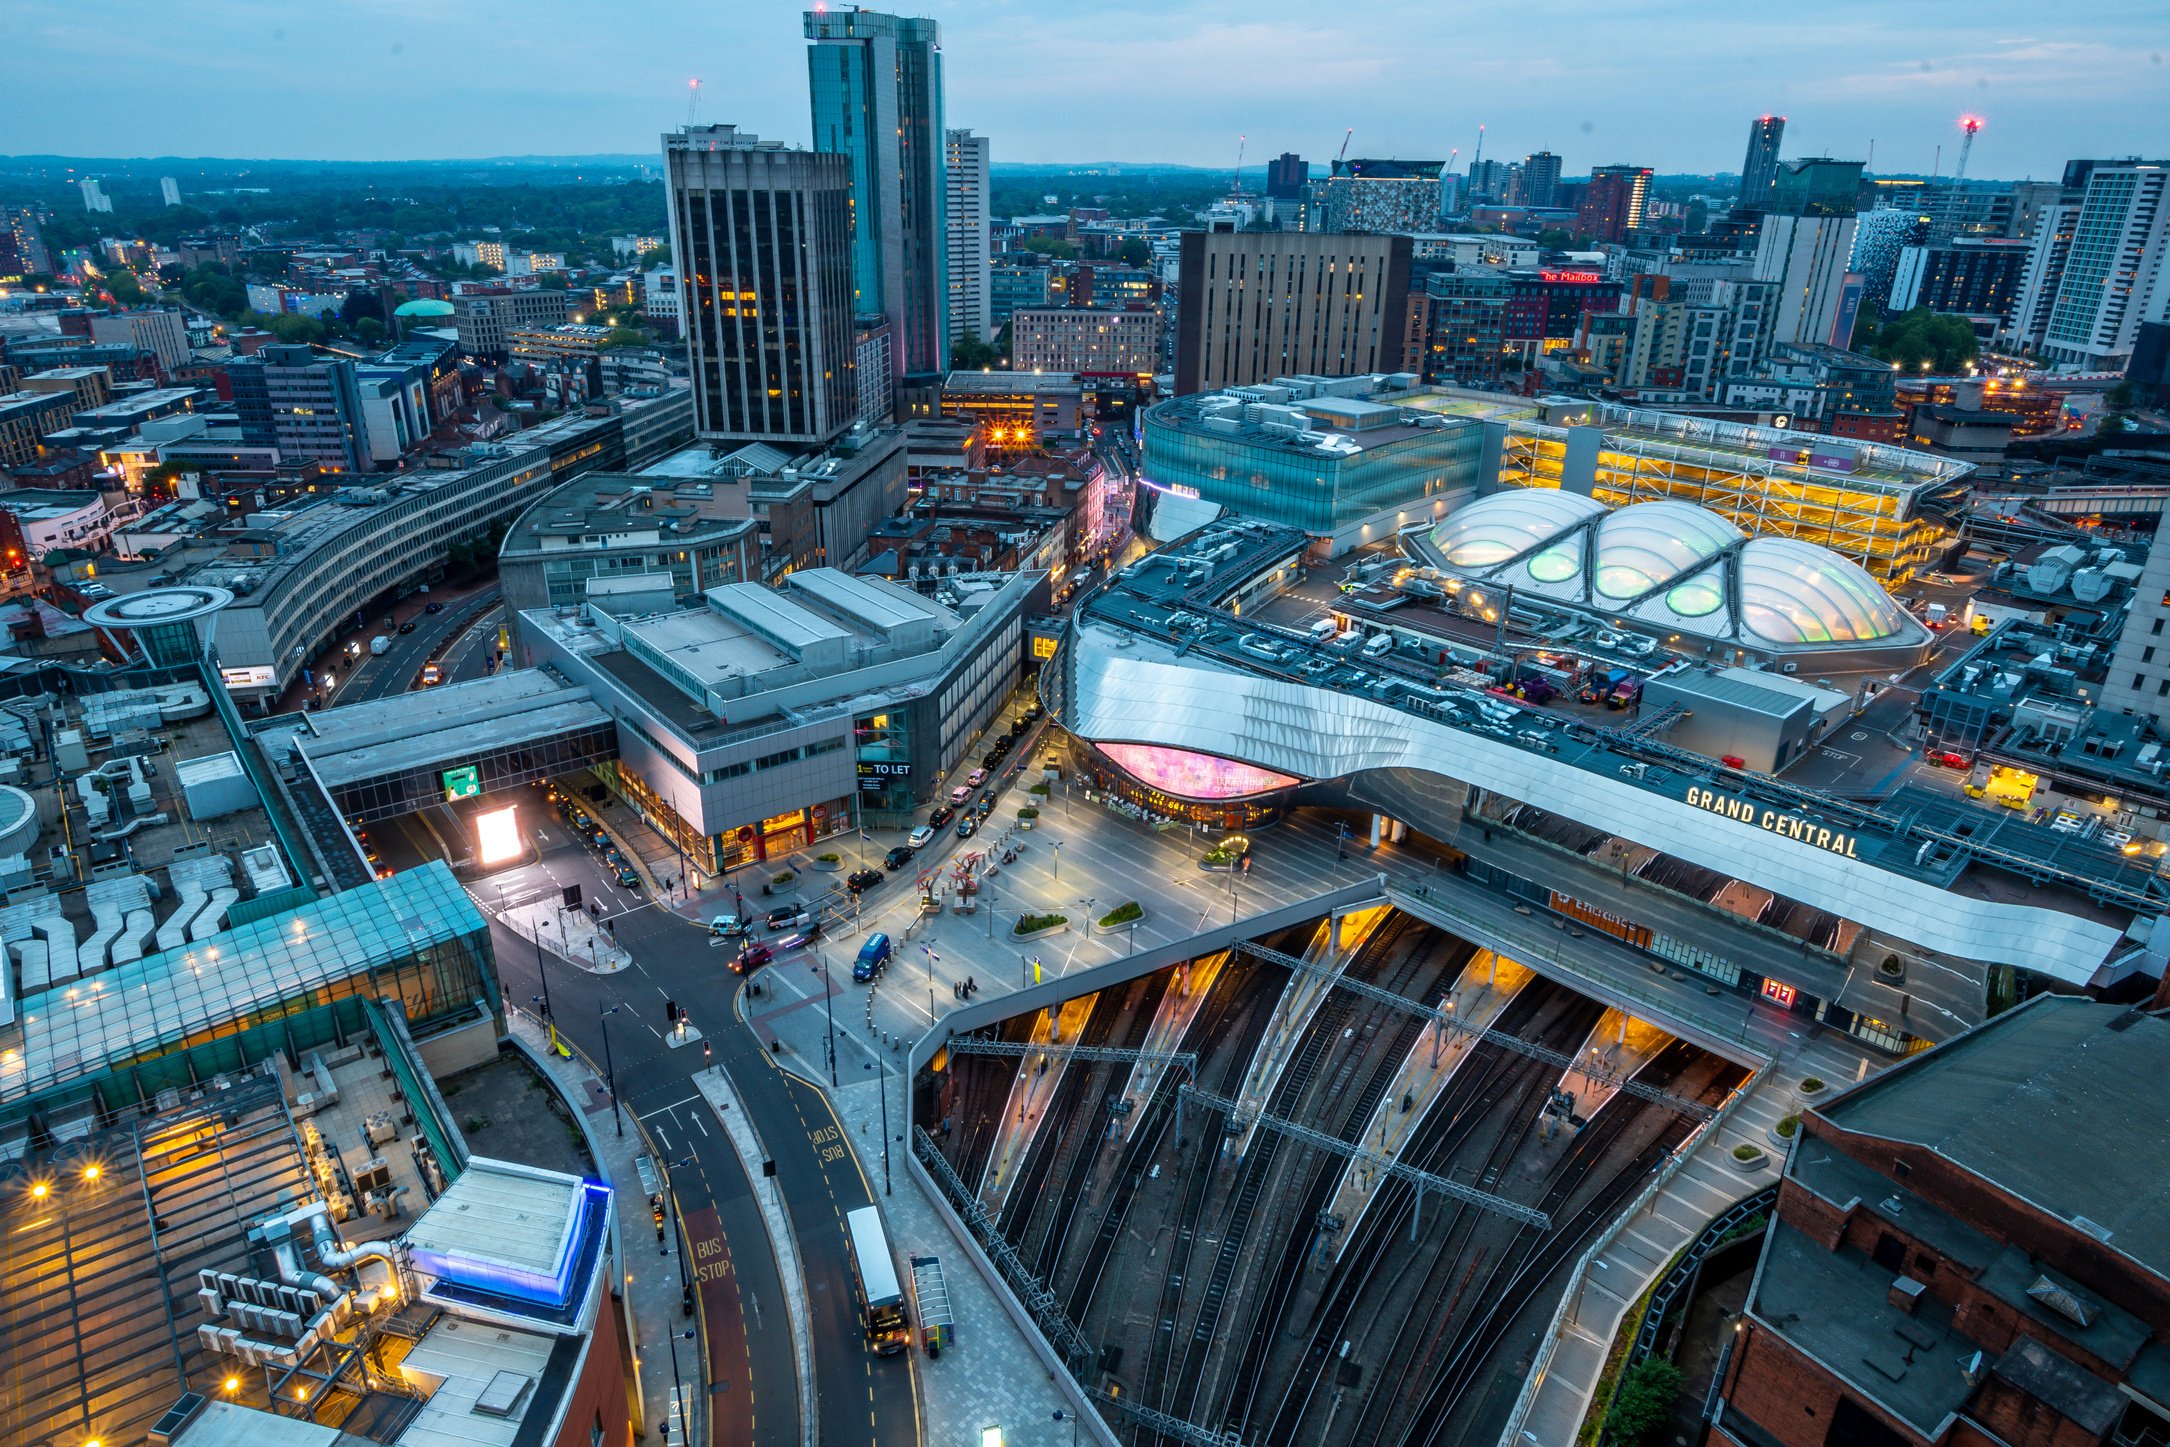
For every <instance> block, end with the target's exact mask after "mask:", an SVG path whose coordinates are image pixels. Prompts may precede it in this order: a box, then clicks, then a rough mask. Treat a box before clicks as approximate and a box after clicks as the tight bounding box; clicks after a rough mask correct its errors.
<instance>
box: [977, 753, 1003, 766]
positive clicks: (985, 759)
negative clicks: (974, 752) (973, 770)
mask: <svg viewBox="0 0 2170 1447" xmlns="http://www.w3.org/2000/svg"><path fill="white" fill-rule="evenodd" d="M1001 767H1002V755H1001V753H1000V752H999V751H997V752H994V753H986V754H981V755H980V768H981V769H982V770H987V769H999V768H1001Z"/></svg>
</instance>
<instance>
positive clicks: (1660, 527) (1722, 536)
mask: <svg viewBox="0 0 2170 1447" xmlns="http://www.w3.org/2000/svg"><path fill="white" fill-rule="evenodd" d="M1740 540H1741V531H1740V529H1739V528H1736V527H1734V526H1733V524H1731V523H1729V522H1727V521H1726V520H1725V519H1724V518H1722V517H1720V516H1718V515H1717V514H1716V513H1714V512H1711V511H1709V510H1707V509H1705V508H1699V507H1697V506H1695V505H1694V504H1693V503H1685V502H1643V503H1636V504H1635V505H1634V506H1632V507H1624V508H1621V509H1620V510H1619V511H1618V512H1616V513H1614V514H1613V515H1612V516H1611V517H1608V518H1606V519H1605V520H1604V521H1603V522H1601V523H1599V524H1598V525H1597V578H1596V584H1597V592H1598V596H1599V597H1603V598H1622V599H1624V598H1634V597H1638V596H1640V595H1641V594H1644V593H1647V592H1649V591H1650V590H1651V589H1652V588H1655V587H1657V586H1658V585H1659V584H1660V583H1664V582H1668V581H1670V580H1671V579H1673V578H1677V577H1679V576H1680V575H1681V574H1682V573H1685V572H1687V571H1688V570H1689V569H1690V568H1693V567H1695V566H1697V565H1698V564H1700V563H1702V562H1705V561H1706V560H1708V559H1710V558H1714V557H1716V556H1717V555H1718V554H1720V553H1722V552H1724V551H1725V550H1726V549H1727V548H1729V547H1731V546H1733V544H1735V543H1737V542H1739V541H1740Z"/></svg>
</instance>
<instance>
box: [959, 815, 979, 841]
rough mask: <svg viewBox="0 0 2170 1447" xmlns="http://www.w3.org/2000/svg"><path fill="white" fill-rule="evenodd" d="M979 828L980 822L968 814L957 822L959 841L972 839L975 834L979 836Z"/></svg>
mask: <svg viewBox="0 0 2170 1447" xmlns="http://www.w3.org/2000/svg"><path fill="white" fill-rule="evenodd" d="M979 827H980V821H979V820H978V819H977V818H975V817H973V816H972V815H970V814H967V815H965V816H964V817H963V818H962V819H959V820H958V821H957V837H958V838H959V839H970V838H971V837H972V836H973V835H974V834H977V833H978V832H979Z"/></svg>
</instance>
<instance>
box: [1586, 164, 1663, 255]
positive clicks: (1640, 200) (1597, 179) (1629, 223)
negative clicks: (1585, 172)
mask: <svg viewBox="0 0 2170 1447" xmlns="http://www.w3.org/2000/svg"><path fill="white" fill-rule="evenodd" d="M1649 200H1650V168H1649V167H1648V166H1596V167H1592V168H1591V171H1590V184H1589V187H1588V189H1586V190H1585V191H1584V192H1583V193H1582V209H1581V210H1580V211H1579V212H1577V213H1576V217H1575V224H1576V227H1577V229H1578V230H1580V231H1581V232H1582V234H1583V235H1585V236H1587V237H1589V238H1590V239H1591V240H1593V241H1618V240H1619V239H1620V238H1621V237H1622V236H1624V235H1625V234H1626V233H1628V232H1630V231H1633V230H1635V229H1636V228H1637V227H1639V226H1641V225H1642V224H1643V207H1644V206H1645V205H1646V204H1648V202H1649Z"/></svg>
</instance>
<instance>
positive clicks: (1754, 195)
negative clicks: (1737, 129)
mask: <svg viewBox="0 0 2170 1447" xmlns="http://www.w3.org/2000/svg"><path fill="white" fill-rule="evenodd" d="M1785 138H1786V118H1785V117H1784V116H1757V117H1756V118H1755V119H1754V120H1752V121H1750V122H1749V123H1748V154H1747V155H1746V156H1743V157H1742V158H1741V205H1743V206H1746V207H1748V208H1749V209H1751V210H1755V211H1760V210H1762V209H1763V207H1764V204H1765V203H1766V202H1767V201H1768V200H1769V199H1770V194H1771V185H1772V183H1773V182H1775V181H1776V180H1777V179H1778V143H1779V142H1780V141H1782V140H1784V139H1785Z"/></svg>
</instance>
